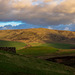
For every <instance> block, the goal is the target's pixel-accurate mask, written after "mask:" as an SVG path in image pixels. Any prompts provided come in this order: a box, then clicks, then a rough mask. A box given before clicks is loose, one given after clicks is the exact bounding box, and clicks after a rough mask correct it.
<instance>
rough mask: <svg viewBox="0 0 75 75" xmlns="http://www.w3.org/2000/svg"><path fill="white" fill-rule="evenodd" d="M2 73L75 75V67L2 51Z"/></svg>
mask: <svg viewBox="0 0 75 75" xmlns="http://www.w3.org/2000/svg"><path fill="white" fill-rule="evenodd" d="M0 75H75V68H72V67H70V66H66V65H63V64H58V63H54V62H51V61H46V60H41V59H38V58H34V57H26V56H21V55H17V54H11V53H7V52H3V51H0Z"/></svg>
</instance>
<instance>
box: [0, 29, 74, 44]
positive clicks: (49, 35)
mask: <svg viewBox="0 0 75 75" xmlns="http://www.w3.org/2000/svg"><path fill="white" fill-rule="evenodd" d="M0 40H9V41H21V42H24V43H50V42H55V43H56V42H58V43H69V44H75V32H72V31H63V30H51V29H45V28H32V29H17V30H0Z"/></svg>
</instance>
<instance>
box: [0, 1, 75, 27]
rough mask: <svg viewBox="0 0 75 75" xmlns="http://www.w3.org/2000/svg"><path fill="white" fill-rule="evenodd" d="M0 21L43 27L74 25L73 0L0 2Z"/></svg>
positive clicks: (74, 10) (74, 5)
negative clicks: (19, 22)
mask: <svg viewBox="0 0 75 75" xmlns="http://www.w3.org/2000/svg"><path fill="white" fill-rule="evenodd" d="M33 2H34V4H33ZM36 3H37V4H36ZM0 21H22V22H26V23H29V24H35V25H44V26H47V25H55V26H56V25H60V24H64V25H66V24H70V23H72V24H75V0H63V1H60V0H41V1H40V0H33V1H31V0H0Z"/></svg>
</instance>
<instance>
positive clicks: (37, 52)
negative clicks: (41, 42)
mask: <svg viewBox="0 0 75 75" xmlns="http://www.w3.org/2000/svg"><path fill="white" fill-rule="evenodd" d="M56 51H58V49H56V48H53V47H30V48H26V49H21V50H18V51H17V53H19V54H23V55H32V56H43V55H47V54H51V53H55V52H56Z"/></svg>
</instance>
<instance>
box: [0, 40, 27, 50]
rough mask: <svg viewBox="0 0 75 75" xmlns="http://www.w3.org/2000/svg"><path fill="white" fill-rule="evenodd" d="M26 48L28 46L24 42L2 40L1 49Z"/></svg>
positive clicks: (0, 42)
mask: <svg viewBox="0 0 75 75" xmlns="http://www.w3.org/2000/svg"><path fill="white" fill-rule="evenodd" d="M24 46H26V44H25V43H22V42H15V41H2V40H0V47H16V49H21V48H22V47H24Z"/></svg>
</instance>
